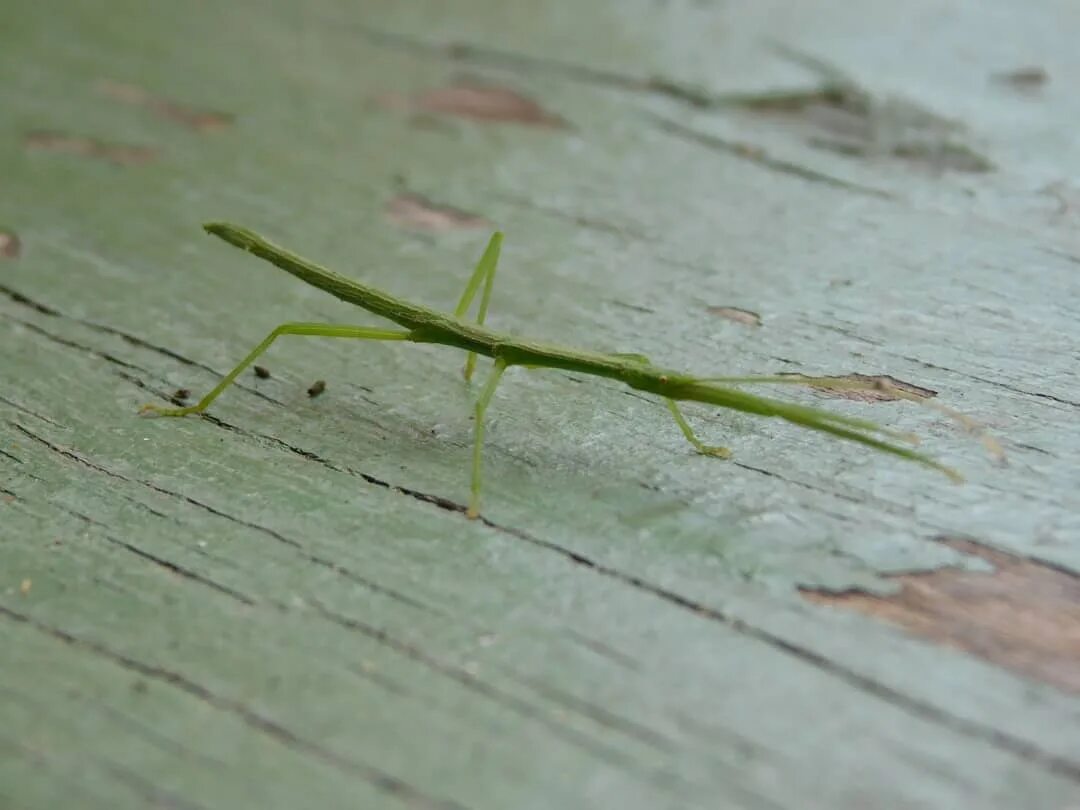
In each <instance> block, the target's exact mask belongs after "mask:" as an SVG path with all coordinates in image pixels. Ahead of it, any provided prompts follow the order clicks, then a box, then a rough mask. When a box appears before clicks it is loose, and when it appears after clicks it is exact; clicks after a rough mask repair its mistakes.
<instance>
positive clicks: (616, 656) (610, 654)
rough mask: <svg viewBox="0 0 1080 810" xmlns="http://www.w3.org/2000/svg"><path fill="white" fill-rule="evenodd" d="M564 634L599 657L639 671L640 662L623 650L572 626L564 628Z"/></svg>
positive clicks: (633, 670)
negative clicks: (620, 650)
mask: <svg viewBox="0 0 1080 810" xmlns="http://www.w3.org/2000/svg"><path fill="white" fill-rule="evenodd" d="M565 635H566V637H567V638H569V639H570V640H571V641H573V642H574V643H576V644H579V645H581V646H582V647H584V648H585V649H587V650H589V651H590V652H592V653H594V654H595V655H599V656H600V657H601V658H604V659H606V660H608V661H611V662H613V663H616V664H618V665H619V666H621V667H625V668H626V669H629V670H630V671H632V672H640V671H641V664H640V663H638V661H636V660H635V659H634V658H632V657H631V656H629V655H627V654H626V653H624V652H619V651H618V650H616V649H615V648H614V647H611V646H610V645H608V644H605V643H604V642H602V641H597V640H596V639H594V638H590V637H589V636H587V635H585V634H584V633H579V632H578V631H577V630H575V629H574V628H572V627H570V628H567V629H566V631H565Z"/></svg>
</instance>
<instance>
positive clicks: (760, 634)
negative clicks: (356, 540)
mask: <svg viewBox="0 0 1080 810" xmlns="http://www.w3.org/2000/svg"><path fill="white" fill-rule="evenodd" d="M480 520H481V521H483V523H484V524H485V525H487V526H490V527H492V528H494V529H496V530H499V531H502V532H504V533H506V534H510V535H513V536H515V537H518V538H520V539H522V540H524V541H526V542H527V543H530V544H532V545H535V546H538V547H540V548H545V549H548V550H549V551H553V552H556V553H557V554H559V555H561V556H563V557H565V558H567V559H568V560H570V561H571V562H574V563H576V564H578V565H582V566H585V567H586V568H590V569H592V570H593V571H595V572H596V573H597V574H600V575H602V576H605V577H608V578H610V579H613V580H615V581H618V582H622V583H624V584H627V585H631V586H633V587H635V588H638V589H640V590H642V591H644V592H646V593H649V594H652V595H653V596H656V597H658V598H660V599H662V600H663V601H665V602H669V603H671V604H673V605H676V606H678V607H681V608H685V609H686V610H689V611H691V612H693V613H696V614H698V615H700V616H704V617H706V618H708V619H711V620H713V621H717V622H720V623H721V624H723V625H725V626H727V627H729V628H731V629H732V630H734V631H735V632H737V633H739V634H740V635H743V636H746V637H748V638H752V639H754V640H756V641H760V642H762V643H764V644H767V645H769V646H771V647H773V648H775V649H777V650H779V651H781V652H784V653H787V654H788V655H791V656H792V657H794V658H796V659H798V660H800V661H802V662H803V663H805V664H808V665H810V666H812V667H814V668H815V669H818V670H820V671H822V672H824V673H826V674H828V675H830V676H832V677H835V678H838V679H839V680H841V681H843V682H845V683H847V684H848V685H849V686H853V687H855V688H856V689H859V690H861V691H863V692H865V693H867V694H870V695H872V696H874V697H877V698H880V699H881V700H884V701H885V702H886V703H888V704H890V705H891V706H893V707H895V708H900V709H903V710H905V711H907V712H909V713H910V714H913V715H915V716H917V717H920V718H922V719H924V720H928V721H930V722H932V723H936V724H938V725H941V726H944V727H946V728H948V729H950V730H952V731H955V732H957V733H960V734H963V735H965V736H968V737H972V738H975V739H978V740H981V741H983V742H988V743H991V744H993V745H995V746H997V747H999V748H1002V749H1004V750H1006V751H1008V752H1009V753H1012V754H1014V755H1016V756H1019V757H1020V758H1022V759H1024V760H1027V761H1029V762H1032V763H1035V764H1037V765H1039V766H1041V767H1044V768H1046V769H1047V770H1049V771H1051V772H1052V773H1055V774H1057V775H1059V776H1063V777H1066V778H1068V779H1071V780H1072V781H1075V782H1080V762H1074V761H1071V760H1069V759H1066V758H1064V757H1061V756H1058V755H1057V754H1054V753H1052V752H1049V751H1045V750H1043V749H1040V748H1038V747H1037V746H1035V745H1034V744H1032V743H1030V742H1028V741H1026V740H1023V739H1020V738H1019V737H1015V736H1013V735H1011V734H1008V733H1006V732H1003V731H1000V730H999V729H996V728H993V727H992V726H986V725H983V724H981V723H978V722H975V721H973V720H968V719H966V718H963V717H960V716H958V715H954V714H949V713H947V712H945V711H943V710H942V709H940V708H938V707H936V706H934V705H932V704H930V703H926V702H924V701H922V700H919V699H918V698H915V697H912V696H911V695H907V694H905V693H903V692H901V691H899V690H897V689H894V688H893V687H891V686H888V685H886V684H883V683H879V682H878V681H876V680H874V679H873V678H871V677H869V676H867V675H862V674H860V673H858V672H856V671H854V670H852V669H849V668H848V667H846V666H844V665H842V664H840V663H838V662H836V661H833V660H831V659H829V658H827V657H826V656H825V655H823V654H821V653H819V652H816V651H815V650H812V649H809V648H807V647H802V646H800V645H798V644H795V643H793V642H791V641H788V640H787V639H784V638H782V637H781V636H778V635H776V634H774V633H771V632H769V631H768V630H766V629H764V628H761V627H757V626H755V625H752V624H750V623H749V622H747V621H746V620H745V619H741V618H738V617H735V616H732V615H730V614H728V613H726V612H724V611H722V610H719V609H717V608H714V607H711V606H709V605H706V604H704V603H702V602H697V601H695V600H693V599H690V598H689V597H686V596H683V595H682V594H679V593H676V592H675V591H672V590H669V589H668V588H665V587H663V586H661V585H655V584H653V583H651V582H648V581H646V580H644V579H642V578H641V577H639V576H637V575H635V574H629V573H626V572H623V571H619V570H618V569H616V568H612V567H610V566H607V565H604V564H603V563H599V562H597V561H596V560H594V559H592V558H590V557H588V556H586V555H584V554H581V553H580V552H577V551H574V550H572V549H569V548H566V547H564V546H560V545H559V544H558V543H554V542H552V541H550V540H544V539H542V538H539V537H535V536H533V535H531V534H528V533H527V532H525V531H522V530H520V529H515V528H511V527H508V526H500V525H498V524H495V523H492V522H491V521H489V520H487V519H486V518H484V517H483V516H481V517H480Z"/></svg>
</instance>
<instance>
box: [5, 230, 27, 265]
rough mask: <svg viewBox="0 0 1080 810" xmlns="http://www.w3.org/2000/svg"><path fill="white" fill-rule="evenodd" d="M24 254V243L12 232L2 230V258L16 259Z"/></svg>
mask: <svg viewBox="0 0 1080 810" xmlns="http://www.w3.org/2000/svg"><path fill="white" fill-rule="evenodd" d="M20 253H22V242H20V241H19V237H18V236H16V235H15V233H13V232H12V231H6V230H3V229H0V258H4V259H16V258H18V257H19V254H20Z"/></svg>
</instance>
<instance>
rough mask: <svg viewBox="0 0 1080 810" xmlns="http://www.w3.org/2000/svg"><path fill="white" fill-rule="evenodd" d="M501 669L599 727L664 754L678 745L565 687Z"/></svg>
mask: <svg viewBox="0 0 1080 810" xmlns="http://www.w3.org/2000/svg"><path fill="white" fill-rule="evenodd" d="M500 669H502V671H503V672H504V673H505V674H506V675H507V676H508V677H510V678H511V679H513V680H514V681H516V682H518V683H520V684H522V685H524V686H526V687H528V688H529V689H531V690H532V691H534V692H536V693H537V694H539V695H541V696H543V697H544V698H545V699H547V700H550V701H551V702H553V703H555V704H556V705H558V706H561V707H562V708H563V709H566V710H568V711H572V712H575V713H576V714H579V715H581V716H583V717H587V718H589V719H590V720H592V721H593V722H594V723H596V724H597V725H599V726H602V727H604V728H606V729H609V730H611V731H616V732H620V733H622V734H625V735H626V736H628V737H632V738H634V739H636V740H637V741H638V742H642V743H645V744H646V745H648V746H649V747H650V748H654V749H656V750H658V751H663V752H665V753H669V754H670V753H673V752H674V751H676V750H677V748H678V744H677V743H676V741H675V740H673V739H671V738H670V737H668V736H667V735H665V734H661V733H660V732H659V731H656V730H655V729H653V728H650V727H649V726H645V725H642V724H641V723H638V722H636V721H635V720H631V719H629V718H627V717H623V716H622V715H619V714H616V713H615V712H613V711H611V710H609V709H607V708H606V707H604V706H601V705H599V704H596V703H590V702H589V701H587V700H584V699H582V698H580V697H578V696H577V695H574V694H571V693H570V692H567V691H566V690H564V689H560V688H559V687H557V686H552V685H551V684H549V683H546V682H544V681H543V680H541V679H540V678H536V677H533V676H531V675H525V674H522V673H520V672H516V671H515V670H513V669H511V668H510V667H500Z"/></svg>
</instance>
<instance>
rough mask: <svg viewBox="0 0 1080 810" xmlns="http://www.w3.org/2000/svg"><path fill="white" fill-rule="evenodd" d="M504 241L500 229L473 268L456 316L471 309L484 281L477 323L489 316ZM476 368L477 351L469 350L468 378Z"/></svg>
mask: <svg viewBox="0 0 1080 810" xmlns="http://www.w3.org/2000/svg"><path fill="white" fill-rule="evenodd" d="M502 241H503V235H502V233H500V232H499V231H496V232H495V233H493V234H492V235H491V239H490V240H489V241H488V246H487V248H486V249H485V250H484V255H483V256H481V257H480V261H479V262H477V263H476V269H475V270H473V274H472V277H470V278H469V283H468V284H466V285H465V292H463V293H462V294H461V300H460V301H458V305H457V308H456V309H455V310H454V317H455V318H461V317H463V316H464V315H465V313H466V312H468V311H469V306H470V305H471V304H472V302H473V299H474V298H475V297H476V292H477V290H478V289H480V284H481V283H483V285H484V292H483V293H482V294H481V296H480V310H479V312H477V315H476V322H477V324H480V325H481V326H482V325H483V323H484V319H485V318H486V317H487V310H488V303H489V302H490V301H491V288H492V286H493V285H494V284H495V268H496V267H497V266H498V264H499V251H500V250H502ZM475 369H476V353H475V352H469V356H468V357H466V358H465V370H464V374H465V379H466V380H469V379H472V375H473V371H474V370H475Z"/></svg>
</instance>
